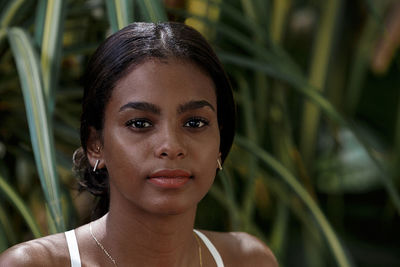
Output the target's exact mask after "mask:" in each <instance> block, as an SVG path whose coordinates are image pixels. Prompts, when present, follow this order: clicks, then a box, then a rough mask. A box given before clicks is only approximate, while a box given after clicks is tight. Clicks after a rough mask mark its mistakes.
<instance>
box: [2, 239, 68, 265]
mask: <svg viewBox="0 0 400 267" xmlns="http://www.w3.org/2000/svg"><path fill="white" fill-rule="evenodd" d="M68 264H69V253H68V247H67V244H66V241H65V236H64V234H54V235H49V236H46V237H42V238H38V239H34V240H31V241H27V242H24V243H21V244H18V245H15V246H13V247H11V248H9V249H7V250H6V251H4V252H3V253H2V254H0V267H6V266H68Z"/></svg>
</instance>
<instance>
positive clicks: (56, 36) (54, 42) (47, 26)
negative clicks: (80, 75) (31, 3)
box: [37, 0, 66, 114]
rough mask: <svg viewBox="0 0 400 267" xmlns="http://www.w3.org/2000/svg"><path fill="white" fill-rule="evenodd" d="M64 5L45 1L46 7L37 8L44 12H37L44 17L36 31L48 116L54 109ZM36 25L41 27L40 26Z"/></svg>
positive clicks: (64, 2) (50, 0)
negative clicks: (40, 37)
mask: <svg viewBox="0 0 400 267" xmlns="http://www.w3.org/2000/svg"><path fill="white" fill-rule="evenodd" d="M65 5H66V1H62V0H47V4H46V5H44V4H42V5H41V6H39V8H43V9H45V11H42V10H39V11H38V15H39V16H43V15H45V17H44V23H43V28H37V31H40V32H42V33H41V34H39V35H40V36H42V40H41V54H40V55H41V59H40V60H41V66H42V75H43V89H44V96H45V99H46V103H47V105H48V110H49V112H50V114H52V113H53V109H54V95H55V88H56V84H57V80H58V70H59V63H60V58H61V44H62V42H61V41H62V37H63V21H64V9H65ZM37 20H39V19H37ZM40 20H43V19H40ZM38 25H39V26H41V25H40V24H38Z"/></svg>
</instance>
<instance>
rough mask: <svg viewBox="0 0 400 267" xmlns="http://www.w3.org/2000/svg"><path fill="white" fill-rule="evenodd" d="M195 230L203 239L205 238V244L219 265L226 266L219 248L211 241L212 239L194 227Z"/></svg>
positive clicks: (219, 266) (220, 266)
mask: <svg viewBox="0 0 400 267" xmlns="http://www.w3.org/2000/svg"><path fill="white" fill-rule="evenodd" d="M193 231H194V232H195V233H196V234H197V235H198V236H199V237H200V238H201V240H203V242H204V244H205V245H206V247H207V248H208V250H209V251H210V253H211V255H212V256H213V258H214V260H215V263H216V264H217V267H224V262H223V261H222V258H221V255H219V252H218V250H217V249H216V248H215V246H214V245H213V244H212V243H211V241H210V240H209V239H208V238H207V237H206V236H205V235H204V234H203V233H201V232H199V231H197V230H195V229H193Z"/></svg>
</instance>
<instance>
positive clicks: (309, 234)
mask: <svg viewBox="0 0 400 267" xmlns="http://www.w3.org/2000/svg"><path fill="white" fill-rule="evenodd" d="M168 2H169V1H168ZM178 2H179V1H178ZM185 2H186V5H184V6H183V7H182V5H179V4H176V6H175V4H173V3H172V4H169V6H165V5H164V4H162V1H150V0H116V1H108V0H106V1H101V0H98V1H86V0H70V1H61V0H58V1H57V0H37V1H12V0H9V1H0V8H1V10H2V11H1V12H0V16H1V17H0V27H1V28H0V77H1V81H2V83H0V116H1V120H0V191H1V192H2V194H0V201H1V202H0V251H2V250H4V249H5V248H6V247H9V246H11V245H13V244H15V243H18V242H22V241H24V240H26V239H27V238H33V237H38V236H40V235H41V234H49V233H52V232H60V231H64V230H65V229H67V228H72V227H76V226H78V225H80V224H82V223H85V222H87V220H88V217H89V215H88V214H89V213H90V212H89V211H88V209H90V208H85V207H87V206H89V207H90V205H91V200H89V202H88V201H87V199H86V198H85V197H76V192H75V190H74V188H76V181H75V178H74V177H73V175H72V173H71V160H70V159H71V156H72V153H73V151H74V150H75V149H76V148H77V147H78V146H79V134H78V127H79V114H80V100H81V96H82V87H81V82H80V78H81V77H82V74H83V71H84V68H85V66H86V62H87V59H88V57H89V55H90V54H91V53H92V52H93V51H94V49H95V48H96V47H97V45H98V44H99V43H100V42H101V41H102V40H103V39H104V38H105V37H106V36H107V35H108V34H109V32H115V31H117V30H118V29H121V28H122V27H124V26H125V25H127V24H128V23H129V22H131V21H153V22H157V21H166V20H167V19H168V18H169V19H173V20H176V21H182V22H183V21H187V22H188V23H190V24H191V25H192V26H194V27H196V28H197V29H199V30H200V31H203V34H204V35H205V36H206V38H208V40H209V41H210V42H211V44H212V45H213V47H214V48H215V49H216V51H217V53H218V55H219V57H220V59H221V61H222V62H223V64H224V66H225V68H226V70H227V72H228V74H229V76H230V78H231V81H232V84H233V87H234V91H235V92H234V93H235V97H236V100H237V107H238V121H237V122H238V128H237V132H238V137H237V138H236V140H235V143H234V146H233V149H232V152H231V154H230V156H229V157H228V159H227V160H226V162H225V164H224V165H225V166H224V170H223V171H222V172H220V173H219V175H218V177H217V179H216V182H215V184H214V186H213V187H212V189H211V191H210V194H209V195H208V196H207V197H206V198H205V199H204V200H203V201H202V203H200V205H199V209H198V213H199V214H198V216H197V221H196V226H197V227H200V228H201V227H204V228H209V229H214V230H223V231H247V232H250V233H252V234H254V235H256V236H258V237H259V238H261V239H262V240H264V241H265V242H266V243H267V244H268V245H269V246H270V247H271V248H272V249H273V251H274V253H275V254H276V256H277V257H278V260H279V262H280V264H281V266H294V265H295V266H378V265H379V266H397V265H399V264H400V259H399V258H398V256H397V254H396V251H398V250H399V249H400V247H399V244H398V242H396V240H398V238H399V237H400V232H399V229H398V227H395V226H396V225H398V224H399V223H400V222H399V220H400V217H399V215H400V197H399V185H400V181H399V179H398V177H399V173H400V167H399V166H400V165H399V164H398V163H399V162H400V141H399V140H400V138H399V136H400V112H399V110H400V109H399V107H400V105H399V100H400V95H399V93H398V86H399V85H400V79H399V78H398V77H399V75H398V71H399V70H398V62H399V56H398V54H397V53H395V52H393V51H394V50H393V51H392V53H391V54H390V53H386V54H389V55H390V57H389V59H387V57H386V58H383V59H384V60H386V61H384V60H383V59H382V56H381V57H380V56H379V55H381V54H382V53H383V54H385V53H384V52H385V51H384V49H388V48H387V47H388V46H384V45H382V43H384V44H385V43H390V42H393V44H394V45H393V46H395V45H396V44H398V43H399V42H398V40H391V39H390V38H391V36H395V35H394V34H390V33H391V32H390V31H391V29H392V28H393V27H392V26H391V24H390V23H394V22H393V21H394V20H396V19H394V18H396V14H397V15H399V14H400V11H399V10H400V8H399V7H398V6H400V5H397V4H396V1H391V0H385V1H341V0H329V1H300V0H267V1H264V0H246V1H244V0H212V1H210V0H187V1H185ZM195 2H196V3H195ZM194 6H195V7H197V9H194V8H193V7H194ZM200 9H201V10H200ZM31 10H35V12H31ZM396 12H397V13H396ZM386 14H389V15H386ZM385 16H388V18H389V19H386V18H385ZM397 17H399V16H397ZM354 18H356V19H354ZM186 19H188V20H186ZM385 27H386V28H385ZM384 29H385V30H386V31H387V32H385V30H384ZM7 41H8V42H7ZM382 51H383V52H382ZM379 60H381V61H379ZM382 60H383V61H382ZM388 60H389V61H388ZM375 61H376V62H378V63H379V62H386V63H385V64H386V65H384V66H383V67H382V64H381V65H379V64H378V63H376V64H375V63H374V62H375ZM390 61H394V62H395V63H394V64H390ZM374 64H375V65H374ZM306 70H308V71H306ZM59 73H62V75H59ZM377 87H379V90H380V91H377ZM388 95H389V96H388ZM388 103H391V104H388ZM14 211H18V212H14ZM82 214H86V215H82ZM378 229H379V231H378ZM3 233H4V234H3ZM27 234H28V236H27ZM365 236H366V237H365Z"/></svg>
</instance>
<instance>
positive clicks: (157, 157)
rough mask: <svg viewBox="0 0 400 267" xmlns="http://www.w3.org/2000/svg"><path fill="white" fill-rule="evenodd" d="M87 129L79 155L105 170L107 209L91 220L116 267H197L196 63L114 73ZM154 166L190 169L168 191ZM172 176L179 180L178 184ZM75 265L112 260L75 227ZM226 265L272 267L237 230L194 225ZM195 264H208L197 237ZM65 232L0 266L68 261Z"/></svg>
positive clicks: (212, 149) (209, 148)
mask: <svg viewBox="0 0 400 267" xmlns="http://www.w3.org/2000/svg"><path fill="white" fill-rule="evenodd" d="M105 114H106V115H105V121H104V129H103V132H102V133H101V134H99V133H97V132H95V131H94V130H92V133H91V136H90V138H89V144H88V149H87V150H88V158H89V161H90V163H91V165H92V166H94V164H95V162H96V160H99V166H98V168H105V167H107V170H108V172H109V176H110V211H109V212H108V213H107V214H106V215H105V216H104V217H102V218H100V219H99V220H97V221H94V222H93V223H92V228H93V232H94V234H95V236H96V237H97V238H98V239H99V241H100V242H101V243H102V244H103V245H104V247H105V248H106V249H107V250H108V252H109V253H110V254H111V255H112V257H113V258H114V259H115V260H116V262H117V265H118V266H132V265H135V266H171V267H172V266H199V252H198V244H197V242H196V239H195V237H194V235H193V225H194V219H195V214H196V208H197V204H198V203H199V201H200V200H201V199H202V198H203V197H204V196H205V194H206V193H207V192H208V191H209V189H210V187H211V185H212V183H213V181H214V178H215V172H216V169H217V166H218V165H217V159H219V157H220V152H219V144H220V139H219V125H218V121H217V101H216V95H215V88H214V83H213V81H212V80H211V79H210V78H209V77H208V75H206V74H205V73H204V72H203V71H201V70H200V69H199V68H198V67H197V66H196V65H194V64H192V63H190V62H187V61H181V60H176V59H168V61H167V62H161V61H159V60H151V61H147V62H145V63H143V64H142V65H140V66H138V67H136V68H135V69H134V70H133V71H131V72H130V73H129V74H128V75H127V76H126V77H124V78H123V79H121V80H120V81H119V82H118V83H117V85H116V87H115V88H114V90H113V93H112V96H111V99H110V101H109V103H108V104H107V106H106V112H105ZM160 170H181V171H184V172H185V173H188V174H190V178H189V179H186V180H185V183H183V184H179V183H178V185H174V187H173V188H170V187H164V186H159V184H157V183H153V182H151V181H152V180H151V177H152V174H153V173H155V172H157V171H160ZM179 181H180V180H179ZM75 232H76V236H77V240H78V245H79V250H80V255H81V261H82V265H83V266H113V263H112V262H111V261H110V259H109V258H108V257H107V256H106V255H105V254H104V253H103V251H102V250H101V249H100V248H99V247H98V246H97V244H96V243H95V241H94V240H93V238H92V237H91V235H90V232H89V225H84V226H81V227H79V228H77V229H76V231H75ZM202 232H203V233H204V234H205V235H206V236H207V237H208V238H209V239H210V240H211V242H212V243H213V244H214V245H215V246H216V248H217V250H218V251H219V253H220V254H221V257H222V259H223V261H224V264H225V266H265V267H267V266H268V267H269V266H271V267H272V266H278V265H277V262H276V260H275V258H274V256H273V254H272V253H271V251H270V250H269V248H268V247H267V246H265V245H264V244H263V243H262V242H261V241H259V240H258V239H257V238H255V237H253V236H251V235H248V234H245V233H217V232H211V231H202ZM201 249H202V261H203V266H216V264H215V261H214V259H213V258H212V256H211V254H210V253H209V251H208V249H207V248H206V247H205V245H204V243H202V242H201ZM69 260H70V259H69V253H68V248H67V244H66V240H65V236H64V234H56V235H51V236H47V237H44V238H41V239H36V240H33V241H29V242H26V243H22V244H20V245H17V246H14V247H12V248H11V249H9V250H7V251H6V252H5V253H3V254H2V255H1V256H0V266H28V265H29V266H69V265H70V261H69Z"/></svg>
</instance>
